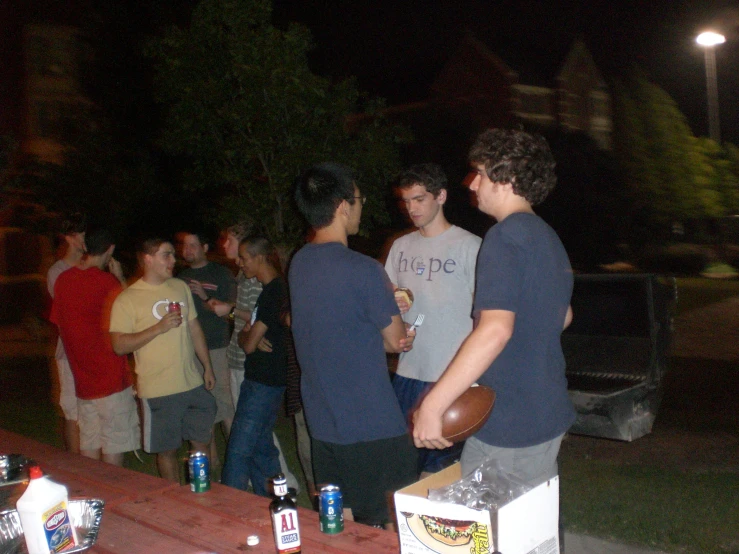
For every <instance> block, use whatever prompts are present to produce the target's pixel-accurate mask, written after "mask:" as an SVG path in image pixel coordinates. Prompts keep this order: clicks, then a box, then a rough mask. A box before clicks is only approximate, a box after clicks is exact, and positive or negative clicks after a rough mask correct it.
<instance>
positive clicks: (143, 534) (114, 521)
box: [89, 510, 202, 554]
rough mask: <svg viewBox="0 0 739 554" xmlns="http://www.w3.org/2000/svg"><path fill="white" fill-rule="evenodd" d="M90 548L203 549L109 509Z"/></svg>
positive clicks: (118, 553) (107, 553)
mask: <svg viewBox="0 0 739 554" xmlns="http://www.w3.org/2000/svg"><path fill="white" fill-rule="evenodd" d="M89 552H96V553H100V554H132V553H134V552H135V553H139V554H140V553H144V552H156V553H164V552H177V553H178V554H186V553H195V552H202V549H200V548H197V547H194V546H193V545H191V544H188V543H186V542H184V541H179V540H177V539H176V538H175V537H172V536H171V535H168V534H162V533H158V532H157V531H155V530H153V529H149V528H148V527H146V526H144V525H139V524H137V523H136V522H133V521H131V520H130V519H128V518H125V517H122V516H119V515H117V514H114V513H112V512H111V511H110V510H105V511H104V512H103V519H102V524H101V527H100V534H99V535H98V540H97V542H96V543H95V546H94V548H92V549H91V550H89Z"/></svg>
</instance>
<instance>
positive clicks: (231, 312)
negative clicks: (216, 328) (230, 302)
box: [228, 306, 236, 319]
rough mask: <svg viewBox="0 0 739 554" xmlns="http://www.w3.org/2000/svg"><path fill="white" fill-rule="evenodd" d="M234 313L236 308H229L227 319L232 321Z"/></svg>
mask: <svg viewBox="0 0 739 554" xmlns="http://www.w3.org/2000/svg"><path fill="white" fill-rule="evenodd" d="M234 312H236V306H231V311H230V312H228V319H233V318H234V317H235V315H234Z"/></svg>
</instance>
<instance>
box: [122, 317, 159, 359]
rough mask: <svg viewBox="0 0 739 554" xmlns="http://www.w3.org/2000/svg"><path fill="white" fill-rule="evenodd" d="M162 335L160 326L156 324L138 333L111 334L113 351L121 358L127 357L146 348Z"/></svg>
mask: <svg viewBox="0 0 739 554" xmlns="http://www.w3.org/2000/svg"><path fill="white" fill-rule="evenodd" d="M161 334H162V331H161V328H160V327H159V324H155V325H152V326H151V327H149V328H148V329H144V330H143V331H139V332H138V333H111V334H110V341H111V343H112V344H113V351H114V352H115V353H116V354H118V355H119V356H125V355H126V354H130V353H131V352H135V351H136V350H138V349H140V348H142V347H144V346H146V345H147V344H149V343H150V342H151V341H152V340H154V339H155V338H156V337H158V336H159V335H161Z"/></svg>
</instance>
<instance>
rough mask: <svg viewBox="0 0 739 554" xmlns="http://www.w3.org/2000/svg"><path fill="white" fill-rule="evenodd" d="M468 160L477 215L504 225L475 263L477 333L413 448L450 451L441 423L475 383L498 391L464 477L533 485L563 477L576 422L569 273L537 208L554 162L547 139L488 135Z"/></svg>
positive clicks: (418, 423)
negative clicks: (562, 454)
mask: <svg viewBox="0 0 739 554" xmlns="http://www.w3.org/2000/svg"><path fill="white" fill-rule="evenodd" d="M469 158H470V162H471V163H472V166H473V168H474V169H473V171H474V172H475V173H476V175H475V177H474V180H473V181H472V182H471V185H470V188H471V189H472V190H473V191H474V192H475V193H476V194H477V200H478V206H479V209H480V210H481V211H483V212H484V213H486V214H488V215H491V216H493V217H494V218H495V219H496V220H497V221H498V223H497V224H496V225H495V226H493V227H492V228H491V229H490V230H489V231H488V233H487V234H486V236H485V239H484V240H483V243H482V246H481V248H480V254H479V257H478V261H477V272H476V287H475V300H474V304H473V316H474V318H475V329H474V330H473V331H472V333H471V334H470V335H469V336H468V337H467V339H466V340H465V342H464V343H463V344H462V346H461V347H460V350H459V351H458V353H457V355H456V357H455V358H454V360H453V361H452V363H451V364H450V365H449V367H448V368H447V370H446V372H445V373H444V375H442V377H441V378H440V379H439V381H438V383H437V385H436V386H435V387H434V388H433V389H432V391H431V392H430V393H429V395H428V396H427V397H426V399H425V400H424V402H423V403H422V404H421V406H420V408H419V410H418V411H417V412H416V414H415V418H414V421H415V427H414V433H413V434H414V439H415V442H416V445H417V446H419V447H427V448H443V447H446V446H448V445H449V442H448V441H446V440H445V439H443V438H442V436H441V414H443V413H444V411H445V410H446V409H447V408H448V407H449V405H450V404H451V403H452V402H453V401H454V400H455V399H456V398H457V397H458V396H459V395H460V394H462V392H464V391H465V390H467V388H468V387H469V386H470V385H472V383H474V382H476V381H477V382H479V383H480V384H483V385H487V386H489V387H491V388H493V389H494V390H495V391H496V394H497V397H496V404H495V407H494V408H493V413H492V414H491V416H490V419H489V420H488V421H487V422H486V424H485V425H484V426H483V427H482V429H480V431H478V432H477V433H476V434H475V435H474V436H473V437H472V438H470V439H469V440H468V441H467V443H466V445H465V448H464V451H463V453H462V471H463V473H464V474H465V475H466V474H468V473H469V472H471V471H472V470H474V469H475V468H476V467H477V466H478V465H480V464H481V463H482V462H484V461H485V460H490V459H494V460H497V461H498V462H499V463H500V465H501V467H502V469H504V470H506V471H508V472H510V473H514V474H517V475H519V476H520V477H521V478H523V479H524V480H525V481H527V482H528V483H529V484H531V485H535V484H539V483H541V482H542V481H544V480H546V479H548V478H550V477H553V476H555V475H556V474H557V454H558V452H559V446H560V442H561V440H562V437H563V435H564V433H565V432H566V431H567V429H568V428H569V427H570V425H572V423H573V422H574V420H575V410H574V408H573V406H572V403H571V402H570V399H569V396H568V394H567V380H566V378H565V361H564V356H563V354H562V347H561V343H560V335H561V333H562V331H563V329H564V328H566V327H567V326H568V325H569V324H570V321H571V319H572V310H571V308H570V297H571V295H572V284H573V277H572V269H571V267H570V262H569V258H568V256H567V253H566V252H565V249H564V247H563V246H562V243H561V242H560V240H559V237H557V234H556V233H555V232H554V231H553V230H552V228H551V227H549V225H547V224H546V223H545V222H544V221H543V220H542V219H541V218H539V217H538V216H537V215H535V214H534V211H533V209H532V206H535V205H536V204H538V203H540V202H542V201H543V200H544V199H545V198H546V197H547V196H548V194H549V193H550V192H551V190H552V189H553V188H554V185H555V183H556V177H555V174H554V166H555V163H554V158H553V157H552V154H551V152H550V150H549V146H548V145H547V143H546V141H545V140H544V139H543V138H542V137H539V136H532V135H529V134H527V133H524V132H522V131H507V130H502V129H493V130H488V131H485V132H484V133H482V134H481V135H480V136H479V137H478V138H477V141H476V142H475V144H474V145H473V146H472V149H471V151H470V156H469Z"/></svg>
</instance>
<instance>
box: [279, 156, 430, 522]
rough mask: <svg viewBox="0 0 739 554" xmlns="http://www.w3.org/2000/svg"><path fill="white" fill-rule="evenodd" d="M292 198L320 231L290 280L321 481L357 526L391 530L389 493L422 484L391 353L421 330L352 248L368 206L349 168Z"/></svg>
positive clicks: (336, 168)
mask: <svg viewBox="0 0 739 554" xmlns="http://www.w3.org/2000/svg"><path fill="white" fill-rule="evenodd" d="M295 199H296V201H297V204H298V208H299V209H300V211H301V213H302V214H303V215H304V216H305V218H306V219H307V220H308V223H309V224H310V225H311V227H312V228H313V238H312V240H311V241H310V243H308V244H306V245H305V246H304V247H303V248H301V249H300V250H299V251H298V252H297V253H296V254H295V256H294V257H293V259H292V262H291V264H290V272H289V283H290V300H291V310H292V331H293V336H294V338H295V348H296V352H297V356H298V363H299V364H300V369H301V394H302V399H303V407H304V411H305V417H306V420H307V423H308V430H309V432H310V435H311V438H312V439H313V443H312V444H313V468H314V472H315V478H316V483H334V484H338V485H339V486H340V487H341V489H342V491H343V493H344V506H345V507H346V508H350V509H351V512H352V514H353V517H354V519H356V520H357V521H361V522H362V523H366V524H370V525H378V526H379V525H386V524H388V523H389V521H390V516H389V512H388V507H387V500H386V494H387V493H388V492H393V491H395V490H397V489H399V488H402V487H404V486H405V485H408V484H410V483H412V482H413V481H414V480H415V477H416V451H415V449H414V448H413V444H412V441H411V439H410V437H409V435H408V429H407V426H406V422H405V420H404V418H403V414H402V412H401V410H400V406H399V404H398V400H397V398H396V397H395V393H394V392H393V388H392V385H391V383H390V376H389V374H388V368H387V359H386V357H385V352H386V351H388V352H402V351H405V350H409V349H410V347H411V344H412V340H413V337H412V335H413V334H414V333H411V336H408V335H407V332H406V326H405V324H404V323H403V321H402V319H401V318H400V312H399V310H398V306H397V304H396V303H395V298H394V295H393V289H392V285H391V283H390V280H389V279H388V277H387V275H386V274H385V270H384V269H383V267H382V266H381V265H380V264H379V263H378V262H377V261H375V260H373V259H372V258H369V257H367V256H364V255H362V254H359V253H357V252H354V251H352V250H350V249H349V248H348V247H347V244H348V236H349V235H353V234H355V233H357V232H358V231H359V221H360V218H361V215H362V205H363V204H364V197H363V196H362V195H361V194H360V192H359V189H358V188H357V185H356V184H355V182H354V178H353V176H352V173H351V170H349V169H348V168H346V167H344V166H340V165H337V164H329V163H325V164H320V165H317V166H314V167H312V168H311V169H309V170H307V171H306V172H305V173H304V174H303V175H302V176H301V177H300V178H299V179H298V181H297V186H296V191H295ZM347 516H349V514H347Z"/></svg>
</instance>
